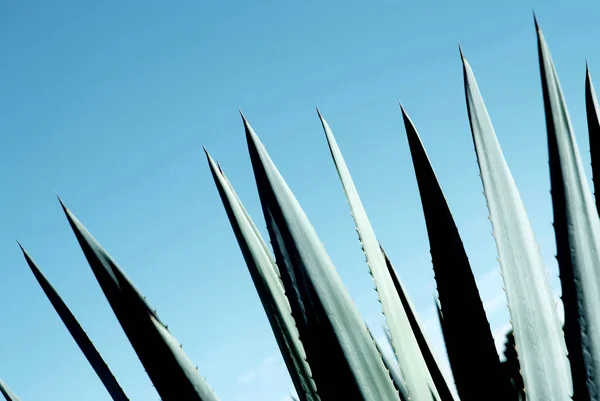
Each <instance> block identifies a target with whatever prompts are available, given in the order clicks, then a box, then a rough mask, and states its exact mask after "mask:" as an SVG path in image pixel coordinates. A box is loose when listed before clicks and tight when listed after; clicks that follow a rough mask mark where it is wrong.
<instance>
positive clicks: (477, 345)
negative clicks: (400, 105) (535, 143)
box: [402, 109, 510, 401]
mask: <svg viewBox="0 0 600 401" xmlns="http://www.w3.org/2000/svg"><path fill="white" fill-rule="evenodd" d="M402 116H403V118H404V125H405V127H406V135H407V137H408V144H409V147H410V152H411V155H412V160H413V165H414V169H415V175H416V177H417V183H418V186H419V192H420V194H421V203H422V205H423V213H424V215H425V223H426V225H427V233H428V236H429V244H430V246H431V258H432V263H433V271H434V273H435V280H436V282H437V290H438V294H439V301H440V304H441V308H442V311H443V312H444V318H445V319H444V324H445V330H444V340H445V342H446V349H447V352H448V359H449V361H450V366H451V367H452V373H453V375H454V381H455V383H456V388H457V390H458V394H459V395H460V398H461V400H462V401H472V400H480V399H481V397H482V396H483V395H484V394H485V398H486V399H489V400H506V399H508V397H509V394H510V393H509V391H510V382H509V381H508V378H507V377H506V376H505V375H504V374H503V372H502V369H501V365H500V358H499V357H498V353H497V352H496V346H495V344H494V337H493V335H492V331H491V330H490V324H489V322H488V320H487V317H486V314H485V310H484V308H483V303H482V302H481V297H480V295H479V290H478V289H477V284H476V282H475V277H473V271H472V270H471V265H470V264H469V259H468V258H467V253H466V251H465V248H464V246H463V243H462V240H461V238H460V234H459V232H458V229H457V227H456V223H455V222H454V218H453V217H452V213H451V212H450V208H449V206H448V203H447V202H446V199H445V197H444V193H443V192H442V188H441V187H440V184H439V182H438V180H437V177H436V175H435V172H434V170H433V167H432V166H431V162H430V161H429V158H428V156H427V152H426V151H425V148H424V147H423V143H422V142H421V139H420V137H419V134H418V133H417V130H416V128H415V126H414V124H413V122H412V121H411V119H410V117H409V116H408V115H407V114H406V112H405V111H404V109H402ZM465 327H469V330H465ZM413 331H415V332H416V331H417V330H415V328H414V327H413ZM421 349H423V347H421ZM473 349H476V350H477V352H472V351H471V350H473ZM424 354H425V353H424ZM430 370H431V368H430ZM436 373H437V372H436ZM432 375H433V373H432Z"/></svg>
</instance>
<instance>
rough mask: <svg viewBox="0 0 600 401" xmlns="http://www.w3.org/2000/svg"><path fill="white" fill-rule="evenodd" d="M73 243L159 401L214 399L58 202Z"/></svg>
mask: <svg viewBox="0 0 600 401" xmlns="http://www.w3.org/2000/svg"><path fill="white" fill-rule="evenodd" d="M61 205H62V207H63V210H64V212H65V214H66V216H67V219H68V220H69V224H70V225H71V228H72V229H73V232H74V233H75V236H76V237H77V241H78V242H79V245H80V246H81V249H82V250H83V253H84V255H85V257H86V259H87V261H88V263H89V265H90V267H91V268H92V271H93V272H94V275H95V276H96V279H97V280H98V283H99V284H100V287H101V288H102V291H103V292H104V295H105V296H106V299H107V300H108V302H109V304H110V306H111V307H112V310H113V311H114V313H115V315H116V317H117V319H118V320H119V323H120V324H121V327H122V328H123V331H124V332H125V334H126V335H127V338H128V339H129V342H130V343H131V345H132V346H133V349H134V350H135V352H136V353H137V355H138V357H139V358H140V361H141V362H142V365H144V368H145V370H146V373H148V376H149V377H150V380H152V383H153V384H154V387H156V391H157V392H158V394H159V395H160V397H161V399H162V400H163V401H181V400H186V401H187V400H189V401H218V398H217V396H216V395H215V394H214V392H213V390H212V389H211V388H210V387H209V386H208V384H207V383H206V382H205V380H204V378H203V377H202V376H200V374H199V373H198V370H197V368H196V367H195V366H194V365H193V364H192V362H191V361H190V359H189V358H188V356H187V355H186V354H185V353H184V352H183V350H182V349H181V345H180V344H179V343H178V342H177V340H176V339H175V337H173V335H172V334H171V333H170V332H169V330H168V329H167V327H166V325H165V324H164V323H163V322H162V321H161V320H160V319H159V318H158V315H157V314H156V311H155V310H154V309H153V308H152V307H151V306H150V305H149V304H148V302H147V301H146V298H145V297H144V296H142V294H141V293H140V291H139V290H138V289H137V288H136V287H135V285H134V284H133V283H132V282H131V280H130V279H129V278H128V277H127V276H126V275H125V273H124V272H123V271H122V270H121V268H120V267H119V266H118V265H117V263H116V262H115V261H114V260H113V259H112V257H111V256H110V255H109V254H108V252H106V251H105V250H104V248H102V246H101V245H100V244H99V243H98V242H97V241H96V239H95V238H94V237H93V236H92V235H91V234H90V233H89V232H88V231H87V229H86V228H85V227H84V226H83V224H81V222H80V221H79V220H78V219H77V217H75V215H73V213H71V211H70V210H68V209H67V208H66V206H65V205H64V204H63V203H62V201H61Z"/></svg>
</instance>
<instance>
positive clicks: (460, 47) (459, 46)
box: [458, 43, 465, 60]
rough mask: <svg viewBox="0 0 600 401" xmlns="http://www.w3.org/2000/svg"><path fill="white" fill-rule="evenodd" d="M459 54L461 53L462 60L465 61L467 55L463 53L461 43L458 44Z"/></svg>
mask: <svg viewBox="0 0 600 401" xmlns="http://www.w3.org/2000/svg"><path fill="white" fill-rule="evenodd" d="M458 52H459V53H460V59H461V60H464V59H465V54H464V53H463V50H462V46H461V45H460V43H459V44H458Z"/></svg>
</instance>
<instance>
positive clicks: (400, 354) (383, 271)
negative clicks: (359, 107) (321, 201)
mask: <svg viewBox="0 0 600 401" xmlns="http://www.w3.org/2000/svg"><path fill="white" fill-rule="evenodd" d="M317 112H318V110H317ZM318 114H319V119H320V120H321V124H322V125H323V130H324V131H325V136H326V138H327V144H328V145H329V150H330V152H331V156H332V158H333V161H334V163H335V167H336V170H337V172H338V176H339V178H340V181H341V182H342V186H343V188H344V193H345V194H346V199H347V200H348V204H349V206H350V210H351V212H352V218H353V220H354V224H355V226H356V232H357V233H358V237H359V240H360V243H361V245H362V248H363V251H364V254H365V258H366V262H367V266H368V267H369V272H370V273H371V276H372V277H373V281H374V283H375V289H376V291H377V295H378V298H379V301H380V303H381V308H382V311H383V314H384V316H385V320H386V322H387V327H388V330H389V332H390V337H391V339H392V344H393V349H394V352H395V353H396V358H397V360H398V366H399V368H400V372H401V374H402V377H403V378H404V382H405V384H406V388H407V390H408V394H409V396H410V398H411V400H415V401H427V400H432V398H431V392H432V390H431V389H430V387H431V386H430V383H432V379H431V376H430V373H429V371H428V370H427V366H426V364H425V361H424V359H423V355H421V351H420V350H419V346H418V344H417V340H416V338H415V334H414V333H413V331H412V329H411V327H410V323H409V321H408V317H407V316H406V311H405V310H404V307H403V306H402V302H401V301H400V298H399V296H398V293H397V292H396V289H395V288H394V285H393V282H392V278H391V277H390V273H389V271H388V269H387V266H386V264H385V260H384V258H383V255H382V253H381V250H380V248H379V242H378V241H377V238H376V237H375V232H374V231H373V228H372V227H371V223H370V222H369V219H368V217H367V213H366V211H365V208H364V206H363V204H362V202H361V200H360V197H359V195H358V191H357V190H356V186H355V185H354V182H353V180H352V177H351V176H350V171H349V170H348V167H347V166H346V162H345V161H344V158H343V156H342V153H341V151H340V149H339V147H338V145H337V142H336V140H335V137H334V136H333V132H332V131H331V128H330V127H329V124H327V121H325V119H324V118H323V116H322V115H321V113H320V112H318ZM433 387H434V390H433V391H434V394H435V386H433Z"/></svg>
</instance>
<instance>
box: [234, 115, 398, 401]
mask: <svg viewBox="0 0 600 401" xmlns="http://www.w3.org/2000/svg"><path fill="white" fill-rule="evenodd" d="M242 118H243V117H242ZM243 121H244V126H245V130H246V137H247V142H248V150H249V153H250V159H251V161H252V166H253V169H254V176H255V179H256V184H257V188H258V192H259V195H260V201H261V205H262V208H263V212H264V216H265V220H266V222H267V228H268V230H269V235H270V237H271V243H272V244H273V248H274V251H275V258H276V261H277V265H278V266H279V269H280V271H281V277H282V280H283V283H284V285H285V288H286V293H287V294H288V299H289V300H290V304H291V307H292V315H293V316H294V319H295V321H296V324H297V326H298V329H299V332H300V338H301V339H302V342H303V344H304V345H305V349H306V353H307V358H308V362H309V364H310V366H311V368H312V371H313V379H314V380H315V383H316V385H317V388H318V390H319V396H320V397H321V399H322V400H323V401H333V400H357V401H359V400H361V401H362V400H365V401H366V400H369V401H387V400H398V399H399V396H398V392H397V391H396V389H395V388H394V385H393V383H392V381H391V379H390V377H389V374H388V372H387V370H386V369H385V366H384V364H383V362H382V360H381V358H380V357H379V354H378V352H377V349H376V348H375V344H374V343H373V341H372V340H371V338H370V336H369V333H368V331H367V328H366V326H365V325H364V323H363V321H362V318H361V317H360V315H359V313H358V311H357V309H356V306H355V305H354V303H353V302H352V300H351V298H350V295H349V294H348V291H347V290H346V288H345V287H344V285H343V283H342V281H341V278H340V277H339V275H338V273H337V271H336V270H335V267H334V266H333V263H332V262H331V260H330V258H329V256H328V255H327V252H326V251H325V248H324V246H323V244H322V243H321V241H320V240H319V238H318V236H317V234H316V232H315V230H314V228H313V227H312V225H311V224H310V222H309V221H308V218H307V217H306V215H305V213H304V211H303V210H302V208H301V207H300V205H299V203H298V201H297V200H296V198H295V197H294V195H293V194H292V192H291V191H290V189H289V187H288V186H287V184H286V183H285V181H284V180H283V177H282V176H281V174H280V173H279V171H278V170H277V168H276V167H275V165H274V164H273V162H272V161H271V158H270V157H269V155H268V154H267V151H266V150H265V148H264V146H263V145H262V143H261V142H260V140H259V139H258V137H257V136H256V134H255V133H254V131H253V130H252V128H251V127H250V125H249V124H248V122H247V121H246V120H245V119H243Z"/></svg>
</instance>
